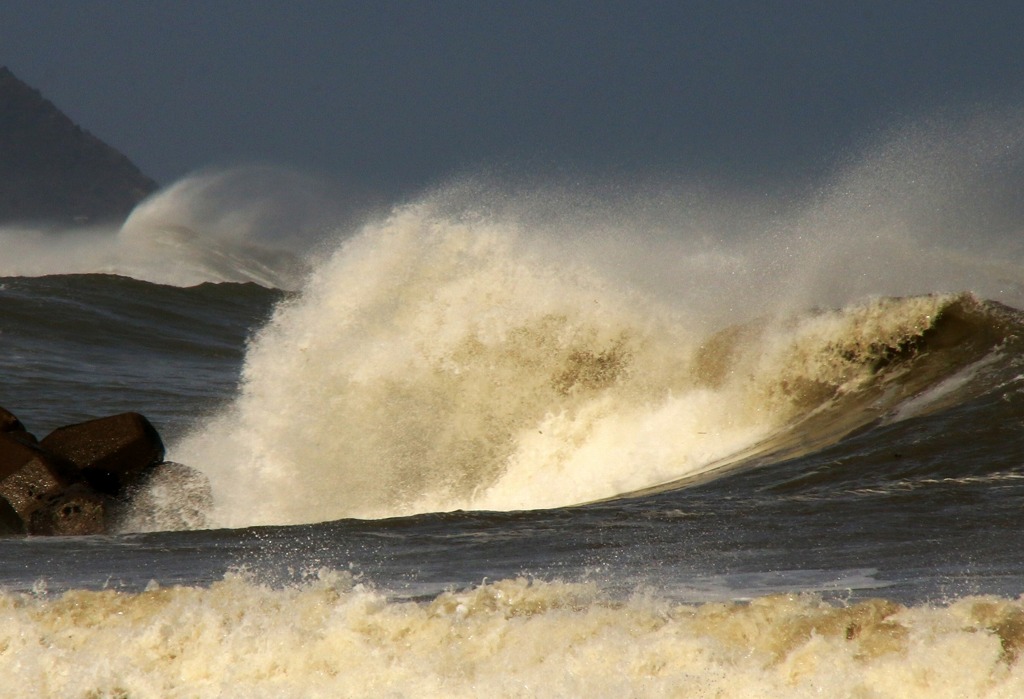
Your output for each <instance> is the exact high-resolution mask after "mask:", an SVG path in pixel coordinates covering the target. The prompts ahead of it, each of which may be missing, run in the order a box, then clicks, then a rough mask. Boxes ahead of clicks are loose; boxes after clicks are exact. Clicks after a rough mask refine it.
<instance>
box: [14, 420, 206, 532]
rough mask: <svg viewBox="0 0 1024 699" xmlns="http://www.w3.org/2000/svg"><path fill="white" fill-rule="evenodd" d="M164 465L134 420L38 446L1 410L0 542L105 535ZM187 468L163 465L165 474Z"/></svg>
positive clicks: (68, 433) (156, 440) (149, 435)
mask: <svg viewBox="0 0 1024 699" xmlns="http://www.w3.org/2000/svg"><path fill="white" fill-rule="evenodd" d="M163 459H164V445H163V441H162V440H161V438H160V435H159V433H158V432H157V430H156V428H155V427H153V425H152V424H151V423H150V422H149V420H147V419H146V418H145V416H143V415H140V414H139V413H121V414H118V415H111V416H108V417H103V418H98V419H96V420H89V421H87V422H82V423H77V424H74V425H67V426H64V427H60V428H58V429H56V430H54V431H53V432H51V433H50V434H49V435H47V436H46V437H45V438H43V439H42V440H37V439H36V437H35V435H33V434H32V433H30V432H28V431H27V430H26V429H25V427H24V425H22V423H21V421H20V420H19V419H18V418H17V417H16V416H15V415H14V414H12V413H11V412H9V411H7V410H5V409H3V408H0V535H8V536H10V535H19V534H34V535H45V536H74V535H82V534H103V533H106V532H107V531H108V530H109V529H110V526H111V523H112V520H113V518H114V517H115V516H116V514H117V513H118V512H120V511H124V510H125V509H127V508H128V507H129V501H130V500H131V498H132V497H133V496H134V495H136V494H137V493H138V492H139V491H140V484H145V483H150V482H154V481H155V480H159V478H160V473H161V471H162V470H163V469H164V468H165V462H164V460H163ZM185 468H187V467H183V466H181V465H180V464H170V463H167V464H166V469H167V470H168V471H169V472H170V471H180V470H182V469H185ZM207 497H208V494H207ZM200 499H202V498H200ZM136 510H137V508H136Z"/></svg>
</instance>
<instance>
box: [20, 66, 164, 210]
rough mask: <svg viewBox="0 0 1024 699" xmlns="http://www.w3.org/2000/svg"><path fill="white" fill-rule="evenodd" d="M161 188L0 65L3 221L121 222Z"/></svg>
mask: <svg viewBox="0 0 1024 699" xmlns="http://www.w3.org/2000/svg"><path fill="white" fill-rule="evenodd" d="M156 189H157V183H156V182H154V181H153V180H152V179H150V178H149V177H147V176H146V175H144V174H143V173H142V172H141V171H140V170H139V169H138V168H137V167H136V166H135V165H134V164H133V163H132V162H131V161H130V160H129V159H128V158H127V157H125V156H124V155H123V154H121V153H119V152H118V151H117V150H115V149H114V148H112V147H110V146H109V145H107V144H106V143H104V142H103V141H101V140H100V139H98V138H96V137H95V136H93V135H92V134H90V133H89V132H88V131H85V130H84V129H82V128H81V127H79V126H78V125H77V124H75V123H74V122H73V121H72V120H71V119H70V118H68V117H67V116H66V115H65V114H64V113H63V112H61V111H60V110H59V109H58V108H57V107H56V106H54V105H53V103H52V102H50V101H49V100H47V99H45V98H44V97H43V96H42V95H41V94H40V92H39V91H38V90H36V89H34V88H32V87H30V86H29V85H26V84H25V83H24V82H22V81H21V80H19V79H18V78H17V77H16V76H15V75H14V74H13V73H11V71H10V70H8V69H7V68H6V67H0V224H4V223H12V222H41V223H48V224H58V225H75V224H78V225H84V224H91V223H100V222H110V221H121V220H124V218H125V217H127V215H128V214H129V213H130V212H131V210H132V209H133V208H134V207H135V205H136V204H137V203H138V202H139V201H141V200H142V199H143V198H145V197H146V196H147V195H149V194H151V193H152V192H153V191H155V190H156Z"/></svg>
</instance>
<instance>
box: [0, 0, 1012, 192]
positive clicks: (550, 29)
mask: <svg viewBox="0 0 1024 699" xmlns="http://www.w3.org/2000/svg"><path fill="white" fill-rule="evenodd" d="M0 64H3V65H6V66H8V67H9V68H10V69H11V70H12V71H13V72H14V73H15V74H16V75H17V76H18V77H20V78H21V79H22V80H24V81H26V82H28V83H29V84H31V85H32V86H34V87H36V88H38V89H39V90H41V91H42V93H43V94H44V95H45V96H46V97H48V98H49V99H50V100H52V101H53V102H54V103H55V104H57V106H58V107H60V108H61V109H63V110H64V111H65V112H66V113H67V114H68V115H69V116H71V117H72V118H73V119H74V120H75V121H76V122H78V123H79V124H80V125H81V126H83V127H84V128H86V129H87V130H89V131H91V132H92V133H94V134H96V135H97V136H99V137H100V138H102V139H104V140H105V141H107V142H108V143H110V144H111V145H113V146H115V147H117V148H118V149H120V150H121V151H123V152H124V153H125V154H126V155H128V156H129V157H130V158H131V159H132V160H133V161H134V162H135V163H136V164H137V165H138V166H139V167H140V168H141V169H142V170H143V171H144V172H145V173H146V174H148V175H150V176H151V177H154V178H155V179H157V180H158V181H160V182H161V183H163V184H169V183H170V182H172V181H174V180H175V179H176V178H179V177H181V176H183V175H186V174H188V173H190V172H192V171H195V170H198V169H201V168H206V167H210V166H225V165H233V164H237V163H244V162H253V161H257V162H263V163H277V164H283V165H288V166H291V167H295V168H298V169H300V170H303V171H309V172H313V173H326V174H329V175H332V176H335V177H338V178H340V179H348V180H351V181H354V182H359V183H360V184H362V185H364V186H368V187H371V188H374V189H376V190H379V191H381V192H398V191H408V190H414V189H416V188H419V187H423V186H426V185H429V184H433V183H437V182H438V181H440V180H443V179H444V178H447V177H449V176H451V175H453V174H457V173H464V172H471V171H473V170H476V169H481V168H483V169H488V168H489V169H497V170H499V171H507V170H511V171H513V172H514V171H523V172H526V173H530V172H550V171H552V170H553V171H556V172H568V173H572V172H581V173H596V174H600V173H616V174H623V173H633V172H643V173H647V172H668V173H680V174H684V175H687V176H693V175H697V176H700V175H702V174H703V175H708V176H716V177H719V176H723V175H725V176H730V177H769V178H770V177H773V176H782V175H783V174H786V175H788V176H794V175H795V176H797V177H799V176H801V174H802V173H811V172H814V171H816V170H817V169H820V168H822V167H827V166H828V164H829V163H830V162H833V161H835V160H836V159H838V158H842V157H844V155H846V154H847V153H848V152H849V151H850V150H851V149H855V148H857V147H858V144H861V143H862V142H863V141H864V140H865V139H868V138H870V137H871V135H872V134H873V133H877V132H878V131H879V130H884V129H885V128H887V127H889V126H891V125H893V124H896V123H898V122H900V121H906V120H913V119H918V118H925V117H928V116H930V115H933V114H935V113H938V112H941V111H943V110H951V109H952V110H956V109H960V108H964V107H971V106H975V105H977V104H994V105H1004V106H1005V105H1011V106H1013V105H1021V104H1022V103H1024V5H1022V4H1021V3H1018V2H1013V1H1006V2H996V3H985V2H946V1H943V0H930V1H927V2H899V1H898V0H886V1H884V2H825V1H821V0H814V1H808V2H797V1H791V2H766V1H765V0H743V1H736V2H729V1H725V0H714V1H709V2H685V1H676V2H638V1H635V0H634V1H630V2H597V1H595V0H588V1H585V2H574V1H566V0H561V1H560V0H554V1H551V2H534V1H527V0H521V1H519V2H495V1H492V2H485V1H480V2H452V1H445V2H385V1H383V0H377V1H373V2H309V1H305V2H302V1H298V2H297V1H295V0H291V1H289V2H251V3H244V2H238V1H231V2H225V1H221V0H204V1H202V2H163V1H155V2H154V1H147V2H141V1H140V2H128V1H126V0H105V1H87V0H80V1H78V0H76V1H71V2H66V1H57V2H53V1H44V0H0Z"/></svg>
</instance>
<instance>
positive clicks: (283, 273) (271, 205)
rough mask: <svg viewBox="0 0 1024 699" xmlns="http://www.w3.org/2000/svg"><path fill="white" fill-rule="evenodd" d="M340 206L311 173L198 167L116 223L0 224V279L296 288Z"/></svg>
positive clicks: (334, 229) (338, 220)
mask: <svg viewBox="0 0 1024 699" xmlns="http://www.w3.org/2000/svg"><path fill="white" fill-rule="evenodd" d="M345 206H346V200H345V199H344V197H341V196H338V195H336V193H333V192H330V191H329V190H328V188H327V187H326V186H325V185H322V184H321V183H319V182H317V181H316V180H314V179H313V178H309V177H305V176H303V175H299V174H297V173H292V172H289V171H287V170H282V169H279V168H269V167H249V168H237V169H233V170H226V171H218V172H205V173H199V174H196V175H193V176H191V177H187V178H185V179H183V180H181V181H179V182H177V183H175V184H173V185H171V186H170V187H168V188H166V189H164V190H162V191H160V192H157V193H156V194H154V195H153V196H151V197H149V198H147V199H146V200H144V201H143V202H141V203H140V204H139V205H138V206H137V207H136V208H135V210H134V211H133V212H132V214H131V215H130V216H129V217H128V219H127V220H126V221H125V222H124V224H123V225H121V226H120V227H111V226H93V227H89V228H74V229H54V228H52V227H50V226H45V225H41V224H40V225H35V224H31V223H28V224H20V225H8V226H5V227H3V228H0V250H2V251H3V254H2V255H0V276H33V277H34V276H43V275H50V274H86V273H102V274H117V275H121V276H126V277H132V278H135V279H139V280H144V281H150V282H154V283H158V284H168V285H172V286H193V285H196V284H200V283H202V282H254V283H257V284H260V285H262V286H265V287H273V288H280V289H296V288H298V287H299V286H301V284H302V279H303V278H304V276H305V275H306V273H307V272H308V271H309V262H310V257H311V255H312V254H313V252H314V250H315V247H316V245H317V244H318V242H319V241H320V239H321V238H323V237H325V236H327V235H331V236H336V235H338V234H339V232H340V231H339V229H340V228H341V227H342V226H343V221H344V207H345Z"/></svg>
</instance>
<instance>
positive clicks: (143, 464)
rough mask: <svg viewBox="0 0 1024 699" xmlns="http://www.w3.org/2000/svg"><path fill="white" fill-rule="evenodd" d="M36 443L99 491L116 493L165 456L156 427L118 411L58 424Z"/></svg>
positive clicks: (108, 493)
mask: <svg viewBox="0 0 1024 699" xmlns="http://www.w3.org/2000/svg"><path fill="white" fill-rule="evenodd" d="M39 446H40V447H41V448H42V449H43V450H44V451H46V452H49V453H50V454H53V455H54V456H57V457H59V458H61V459H66V460H67V461H69V462H71V463H72V464H74V466H75V467H76V468H77V469H79V471H80V473H81V475H82V477H83V478H84V479H85V480H86V481H87V482H88V483H89V484H90V485H91V486H92V487H93V488H95V489H96V490H97V491H98V492H100V493H105V494H107V495H118V494H120V493H122V492H123V491H124V489H125V488H126V487H127V486H129V485H130V484H131V483H132V482H134V481H135V480H136V479H137V478H138V476H139V475H140V474H141V473H143V472H144V471H145V470H146V469H147V468H149V467H151V466H153V465H155V464H157V463H160V462H161V461H163V458H164V444H163V441H162V440H161V439H160V435H159V434H158V433H157V431H156V428H154V427H153V425H152V424H150V422H149V420H147V419H146V418H145V417H143V416H142V415H140V414H138V413H121V414H120V415H112V416H110V417H105V418H100V419H98V420H89V421H88V422H81V423H78V424H76V425H68V426H67V427H59V428H57V429H56V430H54V431H53V432H51V433H50V434H49V435H47V436H46V437H45V438H44V439H43V440H42V441H40V443H39Z"/></svg>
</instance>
